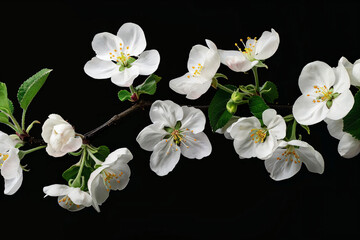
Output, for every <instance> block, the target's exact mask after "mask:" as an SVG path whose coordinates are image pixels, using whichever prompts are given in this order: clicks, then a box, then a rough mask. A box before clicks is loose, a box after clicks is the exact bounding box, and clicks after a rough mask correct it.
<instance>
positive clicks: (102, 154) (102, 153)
mask: <svg viewBox="0 0 360 240" xmlns="http://www.w3.org/2000/svg"><path fill="white" fill-rule="evenodd" d="M109 154H110V149H109V148H108V147H107V146H105V145H102V146H100V147H98V150H97V152H96V153H94V155H95V157H96V158H97V159H99V160H100V161H105V159H106V158H107V156H108V155H109Z"/></svg>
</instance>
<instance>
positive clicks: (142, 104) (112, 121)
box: [83, 100, 152, 143]
mask: <svg viewBox="0 0 360 240" xmlns="http://www.w3.org/2000/svg"><path fill="white" fill-rule="evenodd" d="M151 104H152V102H149V101H141V100H140V101H139V102H137V103H136V104H134V105H132V106H131V107H130V108H128V109H126V110H125V111H123V112H121V113H119V114H117V115H115V116H113V117H112V118H110V119H109V120H108V121H106V122H105V123H104V124H102V125H100V126H99V127H97V128H95V129H93V130H91V131H89V132H87V133H85V134H84V140H83V141H84V143H88V142H89V140H90V139H91V138H92V137H93V136H94V135H96V134H97V133H99V132H101V131H102V130H104V129H105V128H107V127H110V126H112V125H115V124H116V123H117V122H118V121H120V120H121V119H123V118H124V117H126V116H128V115H130V114H131V113H133V112H135V111H137V110H140V109H144V108H146V107H149V106H151Z"/></svg>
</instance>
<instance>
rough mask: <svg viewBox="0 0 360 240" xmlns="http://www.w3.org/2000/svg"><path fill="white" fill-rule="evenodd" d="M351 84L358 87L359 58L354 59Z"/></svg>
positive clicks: (359, 79) (359, 73) (359, 76)
mask: <svg viewBox="0 0 360 240" xmlns="http://www.w3.org/2000/svg"><path fill="white" fill-rule="evenodd" d="M350 83H351V85H354V86H357V87H360V59H358V60H356V62H355V63H354V67H353V69H352V74H351V77H350Z"/></svg>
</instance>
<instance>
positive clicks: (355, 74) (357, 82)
mask: <svg viewBox="0 0 360 240" xmlns="http://www.w3.org/2000/svg"><path fill="white" fill-rule="evenodd" d="M339 63H340V64H342V65H344V67H345V68H346V71H347V72H348V74H349V77H350V83H351V85H353V86H357V87H360V59H358V60H356V61H355V62H354V64H352V63H351V62H349V61H348V60H347V59H346V58H345V57H341V58H340V60H339Z"/></svg>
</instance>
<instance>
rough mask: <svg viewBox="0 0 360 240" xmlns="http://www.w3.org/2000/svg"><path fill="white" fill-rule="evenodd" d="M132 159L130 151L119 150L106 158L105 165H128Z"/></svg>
mask: <svg viewBox="0 0 360 240" xmlns="http://www.w3.org/2000/svg"><path fill="white" fill-rule="evenodd" d="M131 159H133V155H132V153H131V152H130V150H129V149H127V148H118V149H116V150H115V151H113V152H111V153H110V154H109V155H108V156H107V157H106V159H105V161H104V163H103V165H108V166H111V165H113V164H114V163H115V162H116V163H120V164H127V163H128V162H129V161H130V160H131Z"/></svg>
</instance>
